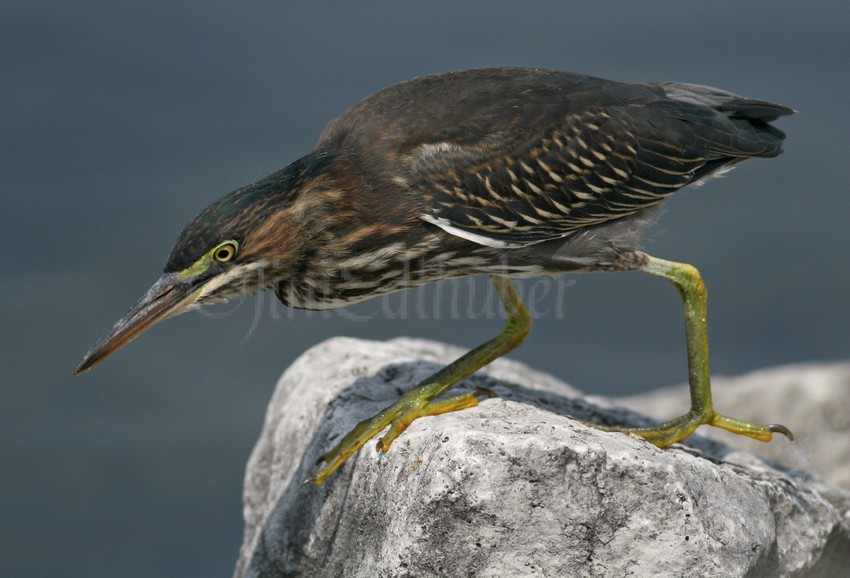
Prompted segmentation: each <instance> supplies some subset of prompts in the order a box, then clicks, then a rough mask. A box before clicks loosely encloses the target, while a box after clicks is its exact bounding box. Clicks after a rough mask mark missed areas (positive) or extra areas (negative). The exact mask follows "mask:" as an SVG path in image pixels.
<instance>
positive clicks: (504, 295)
mask: <svg viewBox="0 0 850 578" xmlns="http://www.w3.org/2000/svg"><path fill="white" fill-rule="evenodd" d="M491 280H492V281H493V285H494V286H495V288H496V292H497V293H498V295H499V297H500V298H501V300H502V304H503V305H504V307H505V312H506V314H507V322H506V323H505V327H504V329H502V332H501V333H500V334H499V335H497V336H496V337H494V338H493V339H491V340H490V341H488V342H486V343H484V344H483V345H479V346H478V347H476V348H475V349H473V350H472V351H470V352H468V353H467V354H466V355H464V356H462V357H460V358H459V359H457V360H455V361H454V362H452V363H450V364H449V365H447V366H446V367H444V368H443V369H441V370H440V371H438V372H437V373H435V374H434V375H432V376H431V377H429V378H428V379H426V380H425V381H424V382H422V383H421V384H420V385H418V386H417V387H415V388H413V389H412V390H410V391H409V392H407V393H406V394H404V395H403V396H402V397H401V398H400V399H399V400H398V402H396V403H395V404H393V405H391V406H389V407H387V408H385V409H384V410H383V411H381V412H379V413H378V414H376V415H374V416H373V417H371V418H368V419H366V420H363V421H361V422H360V423H359V424H357V426H356V427H355V428H354V429H353V430H352V431H351V432H349V433H348V435H346V436H345V437H344V438H343V439H342V441H341V442H339V444H337V446H336V447H334V448H333V449H332V450H331V451H329V452H328V453H326V454H325V455H323V456H322V458H321V460H320V463H321V462H324V465H323V466H322V467H321V468H320V469H319V470H318V471H317V472H316V473H315V475H314V476H313V477H311V478H309V479H308V480H307V481H308V482H313V483H314V484H321V483H322V482H324V481H325V480H326V479H327V478H328V477H329V476H330V475H331V474H332V473H333V472H334V471H335V470H336V469H337V468H339V467H340V466H341V465H342V464H343V463H344V462H345V460H346V459H348V458H349V456H351V455H352V454H354V453H355V452H356V451H357V450H359V449H360V448H361V447H363V446H364V445H365V444H366V443H367V442H368V441H369V440H370V439H372V438H373V437H375V436H376V435H378V434H379V433H380V432H381V431H382V430H383V429H384V428H386V427H387V426H389V429H388V430H387V433H386V434H384V436H383V437H382V438H380V439H379V440H378V446H377V449H378V450H380V451H383V452H386V451H388V450H389V449H390V445H391V444H392V443H393V440H395V439H396V438H397V437H398V436H399V435H400V434H401V433H402V432H403V431H404V430H405V429H407V426H409V425H410V424H411V423H412V422H413V420H415V419H417V418H420V417H425V416H432V415H438V414H441V413H447V412H450V411H457V410H459V409H464V408H467V407H472V406H475V405H477V404H478V398H477V395H478V394H480V393H482V392H481V391H474V392H471V393H467V394H463V395H459V396H456V397H451V398H448V399H444V400H439V401H431V400H433V399H434V398H436V397H438V396H439V395H441V394H443V393H444V392H445V391H447V390H448V389H450V388H452V387H454V386H455V385H457V384H458V383H459V382H460V381H461V380H463V379H464V378H466V377H468V376H469V375H472V374H473V373H475V372H476V371H478V370H479V369H481V368H482V367H484V366H485V365H487V364H488V363H490V362H491V361H493V360H494V359H497V358H499V357H501V356H503V355H505V354H506V353H508V352H509V351H512V350H514V349H516V348H517V347H519V346H520V344H521V343H522V342H523V340H524V339H525V336H526V335H528V332H529V331H530V330H531V317H530V316H529V314H528V311H527V310H526V308H525V305H523V303H522V301H521V300H520V298H519V295H518V294H517V292H516V289H515V288H514V285H513V283H512V282H511V280H510V279H508V278H506V277H498V276H492V277H491Z"/></svg>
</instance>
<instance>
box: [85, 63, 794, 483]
mask: <svg viewBox="0 0 850 578" xmlns="http://www.w3.org/2000/svg"><path fill="white" fill-rule="evenodd" d="M793 112H794V111H793V110H791V109H789V108H787V107H784V106H780V105H778V104H772V103H769V102H764V101H760V100H752V99H748V98H743V97H741V96H738V95H736V94H732V93H730V92H726V91H723V90H718V89H715V88H709V87H706V86H699V85H693V84H683V83H677V82H667V83H662V84H624V83H619V82H612V81H608V80H603V79H599V78H593V77H590V76H584V75H579V74H570V73H565V72H557V71H548V70H537V69H521V68H498V69H483V70H467V71H462V72H455V73H448V74H439V75H435V76H427V77H422V78H417V79H414V80H410V81H408V82H403V83H400V84H396V85H394V86H390V87H389V88H386V89H384V90H381V91H378V92H377V93H375V94H373V95H371V96H369V97H368V98H366V99H365V100H363V101H361V102H360V103H359V104H357V105H355V106H354V107H352V108H351V109H349V110H348V111H346V112H345V113H343V114H342V116H340V117H339V118H337V119H336V120H334V121H332V122H331V123H330V124H329V125H328V126H327V128H325V130H324V132H323V133H322V135H321V137H320V138H319V142H318V144H317V145H316V148H315V149H314V150H313V152H311V153H309V154H308V155H306V156H304V157H302V158H300V159H298V160H297V161H295V162H293V163H292V164H290V165H289V166H287V167H286V168H284V169H282V170H280V171H278V172H276V173H273V174H271V175H270V176H268V177H266V178H264V179H262V180H260V181H258V182H256V183H254V184H251V185H248V186H246V187H243V188H240V189H237V190H236V191H233V192H231V193H230V194H228V195H225V196H224V197H222V198H220V199H218V200H217V201H215V202H213V203H212V204H211V205H210V206H209V207H207V208H206V209H204V210H203V211H202V212H201V213H200V214H199V215H198V216H197V217H195V218H194V219H193V220H192V221H191V222H190V223H189V224H188V225H187V226H186V228H185V229H183V231H182V232H181V233H180V236H179V237H178V238H177V242H176V243H175V245H174V248H173V249H172V251H171V255H170V257H169V258H168V262H167V263H166V264H165V270H164V273H163V275H162V276H161V277H160V278H159V280H158V281H157V282H156V283H154V285H153V287H151V288H150V289H149V290H148V292H147V293H145V295H144V296H143V297H142V298H141V299H140V300H139V302H138V303H137V304H136V305H134V306H133V308H132V309H130V311H129V312H128V313H127V315H126V316H124V317H123V318H122V319H121V320H119V321H118V322H117V323H116V324H115V326H114V327H113V328H112V329H111V330H110V331H109V332H108V333H107V334H106V335H104V336H103V337H102V338H101V340H100V341H99V342H98V343H97V344H96V345H95V346H94V347H93V348H92V349H91V351H89V352H88V354H87V355H86V357H85V358H84V359H83V361H82V363H81V364H80V365H79V367H78V368H77V370H76V373H78V374H79V373H82V372H84V371H86V370H88V369H90V368H91V367H92V366H94V365H95V364H97V363H99V362H100V361H102V360H103V359H104V358H105V357H106V356H108V355H109V354H111V353H112V352H113V351H115V350H116V349H118V348H119V347H121V346H122V345H124V344H125V343H127V342H129V341H130V340H131V339H133V338H134V337H136V336H138V335H139V334H140V333H142V332H143V331H145V330H146V329H148V328H149V327H151V326H152V325H154V324H156V323H158V322H160V321H162V320H164V319H167V318H169V317H172V316H174V315H177V314H178V313H182V312H185V311H188V310H191V309H194V308H197V307H198V306H200V305H203V304H207V303H212V302H220V301H225V300H227V299H230V298H233V297H235V296H238V295H246V294H251V293H255V292H257V291H260V290H263V289H271V290H272V291H274V292H275V293H276V294H277V296H278V298H279V299H280V300H281V301H282V302H283V303H284V304H286V305H288V306H290V307H298V308H305V309H330V308H337V307H343V306H345V305H348V304H351V303H356V302H359V301H363V300H365V299H370V298H372V297H376V296H379V295H384V294H387V293H390V292H393V291H399V290H402V289H408V288H411V287H416V286H419V285H422V284H424V283H428V282H431V281H437V280H441V279H449V278H456V277H461V276H467V275H477V274H484V275H488V276H490V278H491V279H492V282H493V284H494V285H495V288H496V291H497V292H498V294H499V296H500V298H501V300H502V303H503V304H504V307H505V310H506V313H507V323H506V325H505V327H504V329H503V330H502V332H501V333H500V334H499V335H497V336H496V337H494V338H493V339H491V340H490V341H488V342H486V343H484V344H483V345H481V346H479V347H477V348H475V349H473V350H472V351H470V352H468V353H467V354H466V355H464V356H462V357H461V358H459V359H458V360H456V361H455V362H453V363H451V364H450V365H448V366H446V367H445V368H443V369H442V370H440V371H438V372H437V373H435V374H434V375H433V376H431V377H430V378H428V379H426V380H425V381H424V382H423V383H422V384H420V385H418V386H417V387H416V388H414V389H412V390H411V391H409V392H408V393H406V394H404V395H403V396H402V397H401V398H400V399H399V401H398V402H397V403H395V404H394V405H392V406H390V407H388V408H386V409H385V410H383V411H381V412H380V413H378V414H377V415H375V416H374V417H372V418H370V419H366V420H364V421H362V422H360V423H359V424H358V425H357V427H355V428H354V430H353V431H352V432H351V433H349V434H348V435H347V436H346V437H345V438H344V439H343V440H342V441H341V442H340V443H339V444H338V445H337V446H336V447H335V448H334V449H332V450H331V451H330V452H328V453H327V454H325V455H324V456H323V457H322V460H320V462H321V461H323V462H324V465H323V466H322V467H321V468H320V469H319V470H318V472H317V473H316V474H315V475H314V476H313V477H312V478H311V481H313V482H315V483H317V484H319V483H322V482H323V481H324V480H325V479H327V478H328V476H330V475H331V473H333V472H334V471H335V470H336V469H337V468H339V467H340V466H341V465H342V463H343V462H345V460H346V459H347V458H348V457H349V456H350V455H352V454H353V453H354V452H356V451H357V450H359V449H360V448H361V447H362V446H363V445H364V444H365V443H366V442H368V441H369V440H370V439H372V438H373V437H375V436H377V435H378V434H379V433H380V432H381V431H383V430H384V429H385V428H387V427H388V428H389V429H388V430H387V432H386V433H384V435H383V437H382V438H380V440H379V441H378V449H379V450H382V451H387V450H388V449H389V447H390V444H391V443H392V442H393V440H395V439H396V438H397V437H398V436H399V434H401V433H402V432H403V431H404V429H405V428H406V427H407V426H408V425H410V423H411V422H412V421H413V420H414V419H416V418H418V417H422V416H430V415H436V414H440V413H444V412H449V411H455V410H458V409H462V408H467V407H471V406H474V405H476V404H477V403H478V399H477V392H472V393H468V394H464V395H459V396H456V397H450V398H441V399H436V398H437V397H438V396H440V395H441V394H443V393H444V392H445V391H447V390H448V389H449V388H451V387H452V386H454V385H456V384H457V383H458V382H460V381H461V380H462V379H464V378H465V377H467V376H468V375H470V374H472V373H473V372H475V371H477V370H478V369H480V368H482V367H483V366H484V365H486V364H488V363H489V362H491V361H493V360H494V359H496V358H498V357H500V356H502V355H505V354H506V353H507V352H509V351H511V350H513V349H515V348H516V347H518V346H519V345H520V344H521V343H522V341H523V339H524V338H525V336H526V335H527V334H528V331H529V329H530V328H531V319H530V317H529V315H528V312H527V311H526V309H525V306H524V305H523V303H522V301H521V300H520V298H519V296H518V295H517V292H516V290H515V289H514V286H513V283H512V281H511V278H525V277H532V276H536V275H542V274H549V275H558V274H561V273H565V272H571V273H572V272H587V271H644V272H646V273H649V274H651V275H657V276H659V277H664V278H666V279H668V280H670V281H671V282H672V283H673V284H674V285H675V287H676V288H677V289H678V291H679V293H680V294H681V297H682V300H683V304H684V310H685V328H686V339H687V351H688V375H689V383H690V394H691V408H690V410H689V411H688V412H687V413H686V414H685V415H683V416H681V417H678V418H676V419H673V420H671V421H668V422H665V423H662V424H660V425H656V426H652V427H615V428H610V427H606V428H602V429H607V430H615V431H623V432H630V433H634V434H637V435H639V436H642V437H643V438H645V439H646V440H648V441H649V442H651V443H653V444H655V445H657V446H667V445H670V444H672V443H674V442H677V441H680V440H682V439H684V438H686V437H687V436H689V435H690V434H691V433H692V432H693V431H694V430H695V429H696V428H697V427H698V426H700V425H702V424H708V425H712V426H716V427H720V428H723V429H726V430H729V431H731V432H734V433H737V434H741V435H745V436H748V437H751V438H755V439H758V440H762V441H769V440H770V439H771V438H772V435H773V434H774V433H782V434H784V435H786V436H787V437H788V438H790V439H793V436H792V435H791V432H790V431H789V430H788V429H787V428H786V427H784V426H781V425H776V424H771V425H758V424H753V423H748V422H745V421H740V420H737V419H733V418H730V417H727V416H724V415H721V414H719V413H717V412H716V411H715V410H714V408H713V405H712V401H711V388H710V381H709V366H708V341H707V336H706V292H705V288H704V286H703V282H702V279H701V278H700V275H699V272H698V271H697V270H696V269H695V268H694V267H692V266H691V265H687V264H684V263H674V262H671V261H665V260H662V259H658V258H655V257H652V256H650V255H647V254H646V253H643V252H641V251H640V250H638V242H639V238H640V235H641V231H642V230H643V229H644V228H645V227H646V226H647V225H649V224H651V223H652V222H653V220H654V219H655V217H656V216H657V214H658V212H659V209H660V207H661V205H662V203H663V201H664V200H665V199H666V198H667V197H669V196H670V195H672V194H673V193H674V192H675V191H676V190H678V189H680V188H682V187H684V186H686V185H691V184H699V183H702V182H703V181H705V180H706V179H707V178H709V177H711V176H714V175H719V174H721V173H724V172H726V171H728V170H730V169H731V168H732V167H734V166H735V165H737V164H738V163H740V162H742V161H745V160H747V159H750V158H754V157H774V156H776V155H778V154H780V152H781V151H782V141H783V139H784V138H785V135H784V134H783V133H782V132H781V131H780V130H778V129H776V128H774V127H773V126H771V125H770V122H771V121H774V120H776V119H777V118H779V117H780V116H783V115H789V114H793ZM597 427H599V426H597Z"/></svg>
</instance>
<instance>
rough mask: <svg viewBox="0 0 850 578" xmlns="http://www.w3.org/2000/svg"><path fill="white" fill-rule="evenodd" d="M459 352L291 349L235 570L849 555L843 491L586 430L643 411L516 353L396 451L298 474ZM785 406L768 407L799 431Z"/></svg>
mask: <svg viewBox="0 0 850 578" xmlns="http://www.w3.org/2000/svg"><path fill="white" fill-rule="evenodd" d="M460 353H461V351H459V350H458V349H456V348H452V347H449V346H446V345H442V344H437V343H432V342H425V341H416V340H410V339H398V340H394V341H391V342H387V343H375V342H366V341H358V340H353V339H345V338H337V339H333V340H330V341H327V342H325V343H323V344H321V345H319V346H317V347H314V348H313V349H311V350H310V351H308V352H306V353H305V354H304V355H303V356H302V357H301V358H299V359H298V360H297V361H296V362H295V363H294V364H293V365H292V366H291V367H290V368H289V369H288V370H287V371H286V373H285V374H284V375H283V377H282V378H281V380H280V382H279V383H278V386H277V389H276V391H275V393H274V396H273V398H272V400H271V403H270V405H269V408H268V412H267V415H266V423H265V427H264V429H263V432H262V434H261V436H260V439H259V441H258V442H257V445H256V447H255V449H254V452H253V454H252V456H251V460H250V462H249V464H248V471H247V474H246V482H245V519H246V529H245V540H244V544H243V546H242V552H241V557H240V560H239V561H238V563H237V568H236V576H237V577H240V578H241V577H246V576H264V577H266V576H310V577H324V576H328V577H338V576H345V577H364V578H366V577H368V578H375V577H417V578H419V577H430V576H435V577H436V576H471V577H473V576H474V577H479V576H481V577H485V576H487V577H490V576H492V577H497V576H499V577H501V576H512V577H513V576H556V577H560V576H653V577H655V576H660V577H664V576H671V577H672V576H718V577H724V578H726V577H731V576H751V577H757V576H825V577H829V576H838V575H841V574H840V572H839V570H840V571H844V570H846V569H847V567H848V566H850V493H848V492H846V491H843V490H840V489H837V488H834V487H831V486H827V485H826V484H825V483H823V482H821V481H819V480H818V479H814V478H812V477H811V476H809V475H808V474H806V473H803V472H801V471H799V470H789V469H786V468H783V467H781V466H774V465H771V464H770V463H769V462H767V461H764V460H762V459H760V458H757V457H755V456H754V455H752V454H750V453H748V452H745V451H742V450H737V449H734V448H732V447H729V446H727V445H723V444H721V443H718V442H716V441H711V440H708V439H707V438H705V437H702V436H699V435H696V436H692V437H691V438H689V440H687V442H686V443H685V444H680V445H676V446H674V447H673V448H668V449H666V450H660V449H658V448H655V447H654V446H651V445H650V444H648V443H646V442H644V441H642V440H640V439H635V438H632V437H629V436H626V435H623V434H616V433H605V432H601V431H598V430H595V429H593V428H589V427H586V426H584V425H581V424H580V423H578V422H577V421H575V420H574V419H571V418H570V417H568V416H576V417H579V418H582V419H594V420H603V421H610V422H623V421H626V420H630V421H631V423H640V421H641V420H644V419H645V418H643V417H641V416H640V415H638V414H635V413H632V412H630V411H628V410H625V409H622V408H614V407H611V406H610V404H609V403H600V402H599V401H595V402H594V403H591V402H590V401H588V400H587V399H586V398H584V397H582V396H581V394H579V393H578V392H577V391H575V390H573V389H572V388H570V387H568V386H566V385H564V384H563V383H560V382H558V381H557V380H555V379H553V378H552V377H549V376H547V375H544V374H541V373H538V372H535V371H533V370H531V369H529V368H527V367H525V366H523V365H521V364H519V363H516V362H511V361H507V360H498V361H496V362H494V363H493V364H491V365H490V366H488V367H487V368H485V370H484V371H482V372H479V373H478V374H476V375H474V376H472V377H471V378H470V379H468V380H466V381H465V382H464V383H463V384H462V385H461V386H460V387H459V388H456V389H455V390H453V391H455V392H460V391H463V390H469V389H471V388H475V387H482V386H483V387H489V388H491V389H492V390H494V391H495V392H496V393H497V394H498V395H499V397H498V398H495V399H487V400H485V401H483V402H482V403H481V404H480V405H479V406H478V407H475V408H471V409H468V410H464V411H460V412H455V413H450V414H445V415H442V416H436V417H430V418H423V419H419V420H416V421H415V422H414V423H413V424H412V425H411V427H410V428H409V429H408V430H407V431H406V432H404V433H403V434H402V436H401V437H399V439H398V440H396V442H395V443H394V444H393V446H392V448H391V449H390V451H389V452H388V453H386V454H379V453H377V452H375V451H374V449H373V446H371V444H370V445H367V446H366V447H365V448H363V450H361V451H360V452H359V453H358V454H356V455H355V456H353V457H352V458H350V459H349V461H348V463H347V464H346V465H345V466H344V467H343V468H342V469H341V470H339V471H337V473H336V474H334V475H333V476H332V477H331V478H330V479H329V480H328V481H327V482H326V483H325V484H324V485H322V486H318V487H317V486H314V485H312V484H304V483H303V481H304V480H305V479H306V478H307V477H308V476H309V475H310V474H311V473H312V472H313V471H314V469H315V462H316V460H317V459H318V457H319V456H320V455H321V453H322V452H323V451H327V450H328V449H330V448H331V447H332V445H333V444H334V443H335V442H336V441H337V440H338V439H339V438H340V437H341V436H342V435H344V434H345V433H347V432H348V431H349V430H350V429H351V428H352V427H353V426H354V425H355V424H356V423H357V422H358V421H359V420H361V419H363V418H365V417H369V416H371V415H372V414H374V413H375V412H377V411H378V410H380V409H381V408H383V407H385V406H387V405H389V404H391V403H393V402H394V401H396V400H397V398H398V396H399V395H400V394H401V393H403V392H404V391H406V390H408V389H410V388H411V387H413V386H414V385H415V384H416V383H418V382H419V381H421V380H422V379H424V378H425V377H427V376H428V375H430V374H431V373H433V372H434V371H435V369H437V368H438V367H439V366H440V365H442V364H445V363H446V362H448V361H451V360H452V359H454V358H456V357H457V356H458V355H459V354H460ZM783 371H786V370H783ZM787 371H790V370H787ZM845 378H846V376H845ZM769 381H770V380H768V381H767V382H766V387H767V388H768V389H769V388H770V383H769ZM802 393H804V392H801V394H802ZM724 403H725V406H726V409H727V410H729V413H733V412H732V409H735V408H733V407H732V406H731V404H730V402H728V401H725V402H724ZM686 405H687V402H684V403H683V404H680V405H678V406H677V408H676V409H675V410H674V411H672V414H670V415H667V416H665V417H671V416H672V415H678V414H679V413H682V411H683V410H684V408H685V407H686ZM737 409H738V410H739V411H737V415H739V416H740V417H755V415H754V414H753V412H750V411H749V409H750V408H747V407H744V408H741V407H738V408H737ZM744 410H746V411H744ZM786 416H789V413H786V412H783V411H781V410H779V409H777V410H776V413H775V414H774V415H772V416H771V418H773V419H776V421H781V420H780V419H779V418H782V420H785V421H786V422H789V423H787V424H786V425H789V426H792V425H796V424H792V423H790V422H791V421H792V418H793V417H794V413H793V412H791V414H790V416H789V418H788V419H786ZM703 429H708V428H701V430H703ZM813 429H815V428H813ZM843 435H844V436H845V439H846V437H847V432H846V430H845V431H844V434H843ZM772 443H773V444H783V445H790V442H787V441H786V440H784V439H781V440H777V441H775V442H772Z"/></svg>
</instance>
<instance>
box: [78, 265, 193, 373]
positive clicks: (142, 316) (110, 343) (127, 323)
mask: <svg viewBox="0 0 850 578" xmlns="http://www.w3.org/2000/svg"><path fill="white" fill-rule="evenodd" d="M199 285H200V284H199V283H198V280H194V281H193V280H189V279H187V280H183V279H180V276H179V275H178V274H177V273H165V274H163V276H162V277H160V278H159V280H158V281H157V282H156V283H154V284H153V287H151V288H150V289H148V291H147V293H145V294H144V296H143V297H142V298H141V299H139V302H138V303H136V304H135V305H133V307H132V308H131V309H130V311H128V312H127V314H126V315H125V316H124V317H122V318H121V319H120V320H119V321H118V322H117V323H116V324H115V325H113V326H112V329H111V330H110V331H109V332H108V333H107V334H106V335H104V336H103V337H101V338H100V341H98V342H97V343H96V344H95V346H94V347H92V348H91V350H89V352H88V353H87V354H86V356H85V357H84V358H83V360H82V362H80V365H79V366H78V367H77V369H76V370H75V371H74V375H79V374H81V373H83V372H86V371H88V370H89V369H91V368H92V367H94V366H95V365H97V364H98V363H100V362H101V361H103V360H104V359H106V358H107V357H109V356H110V355H111V354H112V353H113V352H115V351H117V350H118V349H120V348H121V347H123V346H124V345H126V344H127V343H129V342H130V341H132V340H133V339H135V338H136V337H138V336H139V335H141V334H142V333H143V332H144V331H146V330H148V329H150V328H151V327H153V326H154V325H156V324H157V323H159V322H160V321H163V320H165V319H168V318H169V317H174V316H175V315H178V314H180V313H183V312H185V311H188V310H189V309H191V308H192V305H193V304H194V303H195V297H196V294H197V293H196V290H197V288H198V287H199Z"/></svg>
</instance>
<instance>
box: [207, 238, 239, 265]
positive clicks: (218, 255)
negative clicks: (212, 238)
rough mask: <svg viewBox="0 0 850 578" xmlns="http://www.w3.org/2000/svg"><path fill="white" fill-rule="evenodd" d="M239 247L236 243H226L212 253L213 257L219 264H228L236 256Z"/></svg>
mask: <svg viewBox="0 0 850 578" xmlns="http://www.w3.org/2000/svg"><path fill="white" fill-rule="evenodd" d="M238 247H239V245H238V244H237V243H236V241H225V242H224V243H222V244H221V245H219V246H218V247H216V248H215V249H213V251H212V257H213V259H215V260H216V261H218V262H219V263H227V262H228V261H230V260H232V259H233V258H234V257H235V256H236V249H237V248H238Z"/></svg>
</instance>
